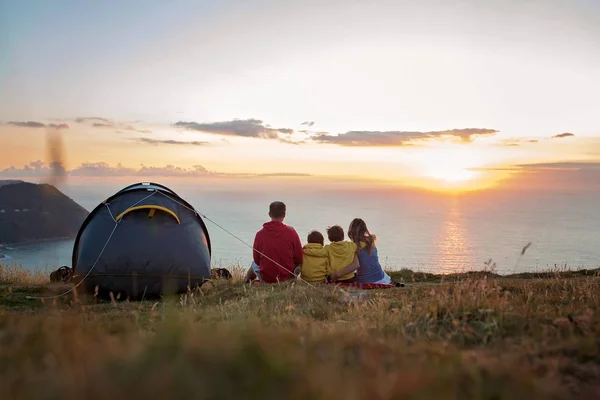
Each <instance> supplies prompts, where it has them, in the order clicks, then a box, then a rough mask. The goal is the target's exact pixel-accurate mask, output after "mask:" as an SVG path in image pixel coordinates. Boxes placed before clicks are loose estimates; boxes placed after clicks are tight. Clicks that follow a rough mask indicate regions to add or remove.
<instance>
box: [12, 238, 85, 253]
mask: <svg viewBox="0 0 600 400" xmlns="http://www.w3.org/2000/svg"><path fill="white" fill-rule="evenodd" d="M76 237H77V235H73V236H58V237H53V238H47V239H36V240H26V241H23V242H14V243H13V242H11V243H0V249H1V248H3V247H4V248H6V247H11V246H21V245H24V244H36V243H45V242H54V241H60V240H69V239H75V238H76ZM5 256H6V255H5ZM6 257H8V256H6ZM0 258H2V257H0Z"/></svg>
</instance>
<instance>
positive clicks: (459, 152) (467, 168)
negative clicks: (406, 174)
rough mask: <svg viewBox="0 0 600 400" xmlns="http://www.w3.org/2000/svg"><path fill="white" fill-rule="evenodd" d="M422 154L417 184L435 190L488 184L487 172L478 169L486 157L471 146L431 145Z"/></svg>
mask: <svg viewBox="0 0 600 400" xmlns="http://www.w3.org/2000/svg"><path fill="white" fill-rule="evenodd" d="M428 150H429V151H427V152H424V153H422V154H421V159H420V160H419V166H418V175H419V178H418V184H419V185H420V186H422V187H424V188H427V189H432V190H436V191H444V192H445V191H451V192H461V191H470V190H477V189H481V188H484V187H488V186H489V185H490V184H491V183H492V182H487V181H486V180H485V179H484V178H485V176H484V175H485V174H484V173H483V172H482V171H478V168H481V167H482V166H484V165H485V158H484V157H483V156H482V154H479V152H477V151H473V150H474V149H472V148H469V147H468V146H456V145H451V146H447V147H441V148H435V149H428Z"/></svg>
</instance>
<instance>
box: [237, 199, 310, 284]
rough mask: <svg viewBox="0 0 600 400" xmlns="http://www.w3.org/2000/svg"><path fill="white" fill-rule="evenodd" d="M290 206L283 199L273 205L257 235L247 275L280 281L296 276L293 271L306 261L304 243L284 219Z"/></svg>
mask: <svg viewBox="0 0 600 400" xmlns="http://www.w3.org/2000/svg"><path fill="white" fill-rule="evenodd" d="M285 214H286V208H285V204H283V203H282V202H273V203H271V205H270V207H269V215H270V216H271V221H270V222H267V223H265V224H263V228H262V229H261V230H260V231H258V232H257V233H256V236H255V238H254V246H253V248H254V250H253V261H254V263H253V265H252V268H251V269H250V270H249V271H248V274H247V276H246V280H247V281H251V280H253V279H254V277H255V276H257V277H258V278H259V279H260V280H261V281H262V282H266V283H276V282H281V281H285V280H288V279H291V278H294V274H293V272H292V271H294V269H295V268H296V266H298V265H300V264H301V263H302V243H300V238H299V237H298V233H296V231H295V230H294V228H292V227H290V226H287V225H285V224H284V223H283V220H284V218H285Z"/></svg>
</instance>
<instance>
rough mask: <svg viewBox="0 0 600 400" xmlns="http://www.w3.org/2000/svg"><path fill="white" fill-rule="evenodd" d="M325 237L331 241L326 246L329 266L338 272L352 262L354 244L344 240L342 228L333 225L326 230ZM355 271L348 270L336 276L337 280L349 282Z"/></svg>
mask: <svg viewBox="0 0 600 400" xmlns="http://www.w3.org/2000/svg"><path fill="white" fill-rule="evenodd" d="M327 237H328V238H329V241H330V242H331V243H330V244H328V245H327V246H325V247H326V248H327V255H328V258H329V268H330V269H331V271H332V272H338V271H340V270H342V269H344V268H346V267H347V266H348V265H350V264H352V261H353V260H354V256H355V255H356V244H354V243H352V242H348V241H345V240H344V230H343V229H342V228H341V227H340V226H338V225H334V226H332V227H331V228H329V229H328V230H327ZM354 275H355V272H354V271H352V272H349V273H347V274H344V275H342V276H338V277H337V281H341V282H349V281H351V280H353V278H354Z"/></svg>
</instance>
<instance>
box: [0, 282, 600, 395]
mask: <svg viewBox="0 0 600 400" xmlns="http://www.w3.org/2000/svg"><path fill="white" fill-rule="evenodd" d="M3 273H4V272H3ZM14 273H16V271H14ZM14 273H13V274H6V275H0V276H2V277H4V276H6V277H13V278H14ZM398 274H403V276H405V277H407V276H409V275H410V273H409V271H402V272H399V273H398ZM237 275H238V276H239V274H237ZM412 275H413V278H414V275H415V274H412ZM593 275H594V273H593V272H590V273H584V274H568V273H564V274H562V275H561V274H558V273H555V274H553V275H549V276H544V277H543V278H536V277H528V278H526V277H511V278H506V277H498V276H495V275H493V274H491V275H490V274H487V273H486V274H463V275H460V276H459V275H457V276H453V277H444V278H443V279H442V277H439V276H431V277H428V278H427V277H417V278H415V279H413V281H416V282H417V283H414V284H409V285H408V286H407V287H406V288H395V289H387V290H378V291H375V290H373V291H366V292H362V294H366V295H367V298H366V299H364V300H362V301H359V300H356V299H357V297H356V296H353V295H352V294H357V293H361V292H360V291H348V290H340V289H334V288H332V287H325V288H323V287H319V288H310V287H308V286H307V285H304V284H302V283H301V282H288V283H285V284H281V285H244V284H243V283H241V282H239V280H238V281H235V282H216V283H214V284H208V285H205V287H204V288H203V289H202V291H197V292H194V293H190V294H187V295H184V296H180V297H176V298H169V299H164V300H163V301H161V302H139V303H128V302H120V303H110V302H108V303H102V302H97V301H93V299H91V300H90V299H88V300H86V299H83V297H69V298H67V299H61V300H60V301H46V302H44V303H42V302H41V301H39V300H33V299H28V298H27V296H28V295H32V294H36V293H37V294H39V293H51V292H56V291H60V290H63V289H64V288H63V287H54V286H51V285H45V286H40V285H39V281H38V280H32V281H30V282H28V281H24V280H18V279H12V280H11V281H10V283H7V281H4V283H3V284H1V285H0V398H6V399H8V398H10V399H22V398H28V399H29V398H39V399H78V398H86V399H96V398H98V399H106V398H115V399H120V398H134V397H142V398H143V397H145V396H148V397H152V398H201V399H222V398H231V399H238V398H250V399H253V398H256V399H282V398H291V399H300V398H311V399H363V398H365V399H366V398H368V399H395V398H407V399H522V398H526V399H528V400H533V399H554V398H555V399H566V398H573V399H593V398H600V391H597V392H596V397H594V396H593V391H594V390H595V389H598V388H600V386H599V384H600V380H599V379H600V320H599V316H600V291H599V289H600V278H598V277H596V276H593ZM17 276H19V275H18V274H17ZM399 277H400V275H397V276H396V278H399ZM3 279H4V278H3ZM405 280H406V281H407V282H409V281H410V280H409V279H405ZM421 280H423V281H426V282H423V283H420V281H421ZM442 280H443V281H442ZM353 299H354V301H353Z"/></svg>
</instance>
